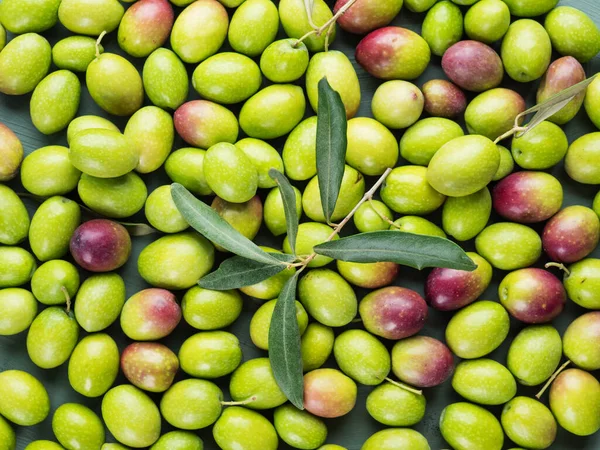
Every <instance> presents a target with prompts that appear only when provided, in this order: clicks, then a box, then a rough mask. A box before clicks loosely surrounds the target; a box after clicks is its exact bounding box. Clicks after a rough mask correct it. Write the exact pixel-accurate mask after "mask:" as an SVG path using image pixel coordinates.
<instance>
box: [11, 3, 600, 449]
mask: <svg viewBox="0 0 600 450" xmlns="http://www.w3.org/2000/svg"><path fill="white" fill-rule="evenodd" d="M328 3H329V4H330V5H332V4H333V2H332V1H329V2H328ZM559 5H570V6H575V7H577V8H579V9H581V10H583V11H584V12H586V13H587V14H589V15H590V16H591V17H592V19H593V20H594V22H596V23H597V24H598V23H600V3H599V2H598V0H561V1H560V3H559ZM176 9H177V8H176ZM463 9H464V10H466V8H463ZM424 16H425V14H424V13H422V14H415V13H411V12H409V11H408V10H406V9H405V8H403V10H402V11H401V13H400V16H399V17H398V18H396V20H395V21H394V25H399V26H403V27H407V28H410V29H412V30H414V31H417V32H419V31H420V28H421V23H422V21H423V18H424ZM542 19H543V16H542V17H540V18H538V20H542ZM338 31H339V34H338V37H337V39H336V40H335V43H334V44H333V45H332V48H333V49H336V50H341V51H343V52H344V53H346V54H347V55H348V56H349V57H350V59H351V61H352V62H353V64H354V67H355V69H356V70H357V73H358V76H359V78H360V84H361V91H362V102H361V106H360V110H359V112H358V114H357V116H367V117H372V114H371V108H370V104H371V98H372V96H373V93H374V92H375V89H376V88H377V87H378V86H379V84H380V83H381V81H380V80H376V79H375V78H373V77H371V76H369V75H368V74H367V73H366V72H365V71H364V70H363V69H362V68H361V67H360V66H358V64H356V62H355V60H354V49H355V47H356V45H357V44H358V42H359V40H360V36H355V35H351V34H349V33H346V32H344V31H342V30H341V29H339V28H338ZM43 35H44V36H45V37H46V38H47V39H48V40H49V41H50V42H51V44H54V43H56V42H57V41H58V40H59V39H61V38H63V37H66V36H68V35H69V33H68V32H67V30H65V29H64V28H63V27H62V26H61V25H60V24H59V25H58V26H56V27H54V28H53V29H52V30H51V31H49V32H45V33H43ZM280 35H281V37H284V36H283V33H282V31H281V30H280ZM102 43H103V45H104V47H105V49H106V51H107V52H114V53H119V54H121V55H123V56H125V57H127V58H128V59H130V60H133V61H132V62H133V63H134V64H135V65H136V67H137V68H138V70H139V71H140V73H141V69H142V65H143V59H133V58H131V57H130V56H127V55H125V54H124V52H123V51H121V50H120V48H119V47H118V45H117V39H116V32H115V33H111V34H110V35H108V36H106V37H105V38H104V40H103V42H102ZM225 47H227V44H225ZM494 47H495V48H496V50H497V51H499V42H498V43H496V44H494ZM222 50H225V51H227V49H226V48H224V49H222ZM556 57H557V55H556V54H555V55H553V59H556ZM440 61H441V58H440V57H436V56H432V60H431V63H430V65H429V67H428V69H427V71H426V72H425V73H424V74H423V75H422V76H421V77H419V79H417V80H416V81H415V84H417V86H419V87H421V86H422V85H423V83H425V82H426V81H427V80H430V79H435V78H445V76H444V74H443V72H442V69H441V65H440ZM584 67H585V69H586V74H587V76H591V75H593V74H595V73H596V72H598V71H600V57H598V56H597V57H596V58H594V59H593V60H592V61H591V62H589V63H587V64H585V65H584ZM194 68H195V66H192V65H188V70H189V72H190V79H191V73H192V71H193V69H194ZM80 79H81V81H82V84H83V85H84V86H83V89H82V98H81V106H80V108H79V115H84V114H94V115H100V116H104V117H107V118H109V119H110V120H112V121H114V123H115V124H117V125H118V126H119V128H120V129H121V130H123V129H124V127H125V124H126V120H127V119H126V118H117V117H114V116H113V117H111V116H110V115H108V114H107V113H105V112H104V111H102V110H101V109H100V107H98V106H97V105H96V104H95V103H94V102H93V100H92V99H91V97H90V95H89V93H88V91H87V89H86V88H85V76H84V75H80ZM303 82H304V80H303V79H301V80H299V81H298V83H303ZM538 83H539V80H538V81H536V82H533V83H526V84H519V83H516V82H513V81H512V80H510V79H508V76H506V75H505V78H504V82H503V84H502V86H504V87H509V88H511V89H514V90H516V91H518V92H519V93H520V94H521V95H523V97H524V98H525V99H526V100H527V105H528V106H531V105H533V104H534V101H535V92H536V90H537V85H538ZM197 98H199V96H198V94H197V93H196V92H195V91H194V90H193V89H192V88H191V87H190V96H189V98H188V99H189V100H194V99H197ZM472 98H473V95H472V94H470V95H469V100H470V99H472ZM29 99H30V95H27V96H19V97H8V96H2V97H1V98H0V122H3V123H5V124H6V125H8V126H9V127H10V128H11V129H12V130H14V131H15V133H16V134H17V135H18V136H19V138H20V139H21V141H22V143H23V147H24V149H25V153H26V154H29V153H31V152H32V151H33V150H35V149H37V148H39V147H42V146H46V145H66V144H67V142H66V133H65V132H61V133H58V134H55V135H51V136H43V135H42V134H41V133H39V132H38V131H37V130H36V129H35V128H34V126H33V125H32V123H31V119H30V116H29ZM146 104H150V103H149V101H148V100H147V99H146ZM239 108H240V105H235V106H234V107H233V108H232V109H233V111H234V112H235V113H238V112H239ZM307 114H309V115H310V114H312V111H311V110H310V108H307ZM463 126H464V123H463ZM564 129H565V132H566V134H567V136H568V138H569V142H572V141H573V140H575V139H576V138H577V137H579V136H581V135H583V134H584V133H590V132H593V131H597V130H596V129H595V127H594V126H593V124H592V123H591V122H590V121H589V119H588V118H587V116H586V114H585V111H584V109H583V108H582V109H581V111H580V112H579V114H578V115H577V117H576V118H575V119H574V120H573V121H571V122H570V123H569V124H567V125H566V127H565V128H564ZM400 135H401V133H397V137H400ZM242 137H243V136H240V139H241V138H242ZM504 144H506V143H504ZM274 145H275V146H276V148H279V149H281V148H282V146H283V139H279V140H276V141H275V142H274ZM184 146H186V145H185V144H184V142H183V141H182V140H181V139H176V141H175V146H174V148H175V149H177V148H181V147H184ZM403 163H405V162H402V161H400V162H399V164H403ZM552 174H553V175H555V176H556V177H557V178H558V179H559V180H560V181H561V183H562V184H563V188H564V192H565V201H564V204H563V207H564V206H568V205H584V206H590V207H591V205H592V200H593V198H594V195H595V194H596V192H597V190H598V187H597V186H595V187H594V186H585V185H582V184H579V183H576V182H575V181H573V180H571V179H570V178H569V177H568V176H567V174H566V173H565V171H564V168H563V165H562V163H561V164H559V165H558V166H556V167H555V168H553V169H552ZM142 178H143V179H144V181H145V182H146V184H147V186H148V192H152V191H153V190H154V189H155V188H157V187H158V186H161V185H164V184H168V183H170V180H169V179H168V177H167V176H166V174H165V173H164V170H163V169H160V170H158V171H156V172H154V173H151V174H148V175H142ZM371 181H373V180H371ZM9 185H10V186H11V187H13V188H14V189H15V190H16V191H17V192H23V191H24V189H23V188H22V187H21V186H20V185H19V183H18V182H17V181H13V182H11V183H9ZM299 187H300V186H299ZM266 192H267V191H263V192H262V194H263V195H265V194H266ZM25 201H26V203H27V206H28V208H30V214H32V213H33V211H34V208H35V207H37V204H36V203H35V202H34V201H33V200H31V199H25ZM209 203H210V202H209ZM433 216H434V217H433V218H432V219H433V220H434V221H436V222H437V223H438V224H440V223H441V220H440V217H439V214H434V215H433ZM88 218H89V217H88ZM124 220H126V221H129V222H134V221H135V222H143V221H145V217H144V216H143V211H142V212H141V213H138V214H137V215H136V216H133V217H132V218H130V219H124ZM494 220H495V221H499V219H498V217H497V216H496V217H495V216H493V217H492V221H494ZM542 226H543V224H538V225H536V226H534V228H535V229H536V230H537V231H538V232H541V229H542ZM348 228H350V227H348ZM348 232H349V230H345V231H344V233H348ZM156 237H157V235H151V236H146V237H135V238H133V252H132V254H131V257H130V259H129V261H128V262H127V264H125V266H123V267H122V268H121V269H119V271H118V272H119V273H120V274H121V275H122V276H123V278H124V279H125V281H126V284H127V296H128V297H129V296H131V295H133V294H134V293H136V292H138V291H140V290H142V289H144V288H147V287H149V286H148V285H147V284H146V283H145V282H144V281H143V280H142V278H141V277H140V276H139V274H138V272H137V264H136V263H137V258H138V255H139V253H140V252H141V250H142V249H143V248H144V247H145V246H146V245H148V244H149V243H150V242H152V241H153V240H154V239H156ZM256 240H257V241H258V243H259V244H262V245H269V246H272V247H277V248H281V244H282V241H283V238H282V237H281V238H273V237H272V236H271V235H270V233H269V232H268V230H267V229H266V227H264V225H263V227H262V229H261V231H260V233H259V235H258V237H257V238H256ZM463 247H464V248H465V249H466V250H468V251H474V244H473V241H469V242H467V243H464V244H463ZM222 256H223V255H221V258H222ZM591 256H593V257H596V258H600V248H599V249H596V251H595V252H594V253H593V254H592V255H591ZM545 262H546V260H545V259H544V257H543V258H541V259H540V261H538V263H537V264H536V266H537V267H542V266H543V264H544V263H545ZM552 271H553V272H554V273H556V274H557V275H559V276H561V275H560V274H559V273H558V271H556V270H555V269H553V270H552ZM427 273H428V271H422V272H418V271H416V270H413V269H409V268H406V267H403V268H401V272H400V276H399V278H398V279H397V281H396V283H395V284H397V285H400V286H404V287H408V288H410V289H414V290H416V291H418V292H420V293H421V294H423V289H424V281H425V277H426V275H427ZM87 275H89V274H84V277H85V276H87ZM504 275H506V272H503V271H500V270H495V271H494V277H493V281H492V284H491V285H490V287H489V288H488V289H487V290H486V292H485V293H484V294H483V295H482V296H481V298H482V299H489V300H495V301H497V300H498V294H497V288H498V284H499V282H500V281H501V280H502V278H503V277H504ZM176 294H177V296H178V298H179V299H181V296H182V295H183V292H177V293H176ZM365 294H366V291H361V290H360V289H359V290H358V297H359V299H360V298H362V297H363V296H364V295H365ZM261 304H262V302H260V301H257V300H253V299H250V298H246V299H245V306H244V311H243V313H242V315H241V316H240V318H239V319H238V320H237V321H236V322H235V323H234V324H233V325H232V326H231V327H229V331H231V332H232V333H235V334H236V335H237V336H238V337H239V339H240V342H241V345H242V351H243V354H244V360H248V359H252V358H256V357H260V356H266V352H264V351H261V350H259V349H258V348H256V347H255V346H254V345H253V344H252V342H251V341H250V335H249V324H250V318H251V317H252V314H253V313H254V311H256V309H257V308H258V307H259V306H260V305H261ZM429 312H430V314H429V319H428V321H427V324H426V325H425V327H424V329H423V330H422V331H421V333H420V334H423V335H428V336H433V337H436V338H438V339H441V340H444V331H445V328H446V324H447V323H448V320H449V319H450V317H451V315H452V313H443V312H439V311H435V310H433V309H431V308H430V311H429ZM584 312H586V310H584V309H583V308H581V307H579V306H577V305H576V304H574V303H573V302H571V301H569V302H568V304H567V307H566V308H565V310H564V312H563V313H562V314H561V315H560V316H559V317H558V318H557V319H556V320H555V321H554V322H553V324H554V325H555V326H556V328H557V329H558V330H559V332H560V333H561V335H562V334H563V332H564V330H565V329H566V327H567V326H568V324H569V323H570V322H572V321H573V320H574V319H575V318H576V317H578V316H579V315H581V314H583V313H584ZM524 326H525V324H523V323H519V322H517V321H516V320H514V319H511V330H510V334H509V336H508V338H507V339H506V340H505V341H504V343H503V345H502V346H500V348H498V349H497V350H495V351H494V352H493V353H491V354H490V355H488V356H487V357H489V358H493V359H495V360H497V361H499V362H500V363H502V364H505V363H506V354H507V350H508V347H509V345H510V342H511V341H512V339H513V338H514V336H515V335H516V334H517V333H518V332H519V330H520V329H522V328H523V327H524ZM345 328H348V327H344V328H343V329H345ZM343 329H337V330H336V334H339V332H341V331H342V330H343ZM194 331H195V330H194V329H193V328H192V327H190V326H189V325H187V324H186V323H185V322H184V321H182V322H181V324H180V325H179V326H178V327H177V329H176V330H175V332H174V333H173V334H171V335H170V336H169V337H168V338H166V339H163V340H162V341H161V342H163V343H164V344H166V345H167V346H168V347H170V348H171V349H172V350H174V351H175V352H177V351H178V350H179V347H180V346H181V343H182V342H183V341H184V340H185V339H186V338H187V337H189V336H190V335H192V334H194ZM106 332H107V333H109V334H110V335H111V336H113V337H114V339H115V340H116V342H117V344H118V346H119V349H120V350H121V351H122V350H123V349H124V348H125V347H126V346H127V345H128V344H129V343H130V342H131V341H130V340H129V339H127V338H126V337H125V335H124V334H123V332H122V331H121V328H120V326H119V323H118V322H116V323H115V324H114V325H112V326H111V327H110V328H109V329H107V330H106ZM81 333H82V336H81V337H83V336H84V335H85V334H86V333H85V332H84V331H83V330H81ZM26 334H27V332H23V333H21V334H18V335H16V336H9V337H1V338H0V371H3V370H7V369H21V370H25V371H27V372H29V373H31V374H32V375H34V376H36V377H37V378H38V379H39V380H41V381H42V382H43V384H44V385H45V386H46V388H47V390H48V392H49V394H50V399H51V403H52V412H51V415H50V416H49V417H48V419H46V420H45V421H44V422H43V423H41V424H39V425H36V426H33V427H16V432H17V440H18V445H17V448H18V449H22V448H24V447H25V446H26V445H27V444H28V443H29V442H31V441H32V440H35V439H50V440H54V436H53V433H52V428H51V420H50V419H51V417H52V414H53V411H54V410H55V409H56V408H57V407H58V406H60V405H61V404H63V403H66V402H76V403H82V404H85V405H87V406H89V407H90V408H92V409H93V410H94V411H95V412H96V413H97V414H98V415H100V404H101V398H97V399H88V398H86V397H83V396H81V395H79V394H77V393H76V392H75V391H74V390H73V389H72V388H71V386H70V385H69V382H68V378H67V364H63V365H62V366H61V367H59V368H57V369H53V370H43V369H40V368H39V367H37V366H36V365H34V364H33V363H32V362H31V361H30V360H29V358H28V356H27V352H26V350H25V339H26ZM386 344H387V345H388V347H390V348H391V345H392V344H393V342H387V343H386ZM456 359H457V361H458V358H456ZM333 364H334V362H333V356H332V357H331V358H330V360H329V361H328V363H327V364H326V366H330V365H333ZM595 375H596V376H598V375H599V374H598V373H595ZM181 378H184V376H183V373H182V372H181V371H180V372H179V374H178V376H177V378H176V380H178V379H181ZM228 381H229V377H224V378H223V379H221V380H217V384H218V385H219V386H220V387H221V389H223V391H224V393H225V395H226V396H227V392H228ZM124 382H125V378H124V377H123V375H122V374H119V377H118V379H117V382H116V384H122V383H124ZM372 389H373V387H371V386H362V385H359V389H358V400H357V404H356V407H355V408H354V409H353V410H352V411H351V412H350V413H349V414H348V415H346V416H344V417H341V418H338V419H333V420H326V423H327V426H328V429H329V435H328V438H327V443H335V444H339V445H342V446H344V447H346V448H348V449H349V450H358V449H360V447H361V446H362V444H363V442H364V441H365V440H366V439H367V438H368V437H369V436H370V435H371V434H373V433H374V432H376V431H378V430H380V429H383V428H385V427H384V426H383V425H381V424H379V423H377V422H376V421H375V420H374V419H372V418H371V417H370V416H369V415H368V413H367V411H366V408H365V401H366V397H367V395H368V393H369V392H370V391H371V390H372ZM538 389H539V387H534V388H527V387H524V386H519V391H518V394H517V395H527V396H533V395H534V394H535V393H536V391H537V390H538ZM424 395H425V397H426V399H427V411H426V414H425V418H424V419H423V420H422V421H421V422H420V423H419V424H417V425H416V426H415V427H414V428H415V429H416V430H418V431H419V432H421V433H422V434H423V435H424V436H425V437H426V438H427V439H428V441H429V445H430V446H431V448H432V449H442V448H448V447H449V446H448V444H447V443H445V442H444V441H443V439H442V437H441V434H440V431H439V425H438V423H439V418H440V413H441V411H442V409H443V408H444V407H445V406H446V405H448V404H450V403H453V402H457V401H461V400H462V398H461V397H460V396H459V395H458V394H457V393H455V392H454V390H453V389H452V387H451V386H450V380H448V381H447V382H446V383H444V384H443V385H441V386H438V387H435V388H428V389H425V392H424ZM151 396H152V397H153V398H154V399H155V400H156V401H158V400H159V399H160V395H156V394H151ZM547 397H548V393H546V394H545V395H544V398H543V400H545V401H544V403H546V404H547ZM489 409H490V410H491V411H492V412H493V413H494V414H496V415H497V417H498V418H499V417H500V411H501V409H502V407H501V406H497V407H491V408H489ZM266 415H267V417H269V418H270V419H272V417H271V415H272V414H271V412H267V413H266ZM211 428H212V427H209V428H207V429H204V430H201V431H200V432H199V435H200V436H201V437H202V439H203V440H204V445H205V447H204V448H205V449H207V450H216V449H217V448H218V447H217V445H216V444H215V442H214V440H213V438H212V433H211ZM170 430H171V427H170V426H169V425H168V424H167V423H166V422H164V420H163V431H162V432H163V433H165V432H167V431H170ZM107 437H108V442H114V439H113V438H112V436H110V434H109V433H108V432H107ZM511 447H514V445H511V443H510V441H508V438H506V440H505V448H511ZM279 448H281V449H289V448H290V447H288V446H287V445H285V444H284V443H283V442H282V441H281V440H280V447H279ZM551 448H552V449H590V450H591V449H599V448H600V434H599V433H596V434H595V435H593V436H589V437H577V436H574V435H572V434H570V433H568V432H566V431H565V430H563V429H562V428H561V429H559V433H558V436H557V439H556V442H555V443H554V444H553V445H552V447H551Z"/></svg>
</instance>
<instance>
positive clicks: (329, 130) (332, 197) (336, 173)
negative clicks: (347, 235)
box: [316, 78, 348, 223]
mask: <svg viewBox="0 0 600 450" xmlns="http://www.w3.org/2000/svg"><path fill="white" fill-rule="evenodd" d="M347 132H348V123H347V120H346V109H345V108H344V103H343V102H342V97H340V94H338V92H337V91H335V90H333V88H332V87H331V86H330V85H329V82H328V81H327V78H323V79H321V81H319V106H318V111H317V150H316V152H317V177H318V180H319V193H320V194H321V204H322V205H323V213H324V214H325V219H326V220H327V223H329V222H330V221H331V215H332V214H333V211H334V209H335V204H336V203H337V199H338V196H339V194H340V187H341V186H342V177H343V176H344V164H345V161H346V147H347V146H348V135H347Z"/></svg>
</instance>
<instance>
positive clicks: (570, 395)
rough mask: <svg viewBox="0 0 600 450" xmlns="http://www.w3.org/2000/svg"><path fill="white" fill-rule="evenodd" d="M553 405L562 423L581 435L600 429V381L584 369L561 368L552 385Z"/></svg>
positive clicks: (554, 411) (559, 421) (551, 402)
mask: <svg viewBox="0 0 600 450" xmlns="http://www.w3.org/2000/svg"><path fill="white" fill-rule="evenodd" d="M549 398H550V409H551V410H552V413H553V414H554V416H555V417H556V419H557V421H558V423H559V425H560V426H561V427H563V428H564V429H565V430H567V431H569V432H571V433H573V434H575V435H577V436H589V435H591V434H593V433H595V432H596V431H598V430H599V429H600V414H599V411H600V383H598V380H596V378H595V377H594V376H593V375H592V374H590V373H588V372H584V371H583V370H581V369H567V370H565V371H564V372H561V373H560V374H559V375H558V376H557V377H556V379H555V380H554V382H553V383H552V386H551V387H550V395H549Z"/></svg>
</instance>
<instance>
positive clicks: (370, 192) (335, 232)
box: [299, 3, 392, 272]
mask: <svg viewBox="0 0 600 450" xmlns="http://www.w3.org/2000/svg"><path fill="white" fill-rule="evenodd" d="M346 4H347V3H346ZM391 171H392V169H391V168H388V169H386V171H385V172H383V175H381V177H380V178H379V180H377V182H376V183H375V184H374V185H373V187H372V188H371V189H369V190H368V191H367V193H366V194H365V195H364V196H363V198H362V199H361V200H360V201H359V202H358V203H357V204H356V206H354V208H353V209H352V211H350V213H349V214H348V215H347V216H346V217H345V218H344V220H342V221H341V222H340V223H339V224H338V226H336V227H335V229H334V230H333V232H332V233H331V234H330V235H329V237H328V238H327V240H326V241H325V242H329V241H331V240H332V239H333V238H334V237H336V236H337V235H338V234H339V232H340V231H342V228H344V226H345V225H346V224H347V223H348V222H349V221H350V219H352V216H354V213H356V211H357V210H358V208H360V206H361V205H362V204H363V203H364V202H366V201H368V200H369V199H372V198H373V195H375V192H377V189H379V187H380V186H381V185H382V184H383V182H384V181H385V179H386V178H387V176H388V175H389V174H390V172H391ZM316 257H317V254H316V253H315V252H313V253H312V254H310V255H309V256H308V257H307V258H306V259H305V260H304V261H303V262H302V264H301V267H300V270H299V272H302V271H303V270H304V269H305V268H306V266H308V265H309V264H310V262H311V261H312V260H313V259H315V258H316Z"/></svg>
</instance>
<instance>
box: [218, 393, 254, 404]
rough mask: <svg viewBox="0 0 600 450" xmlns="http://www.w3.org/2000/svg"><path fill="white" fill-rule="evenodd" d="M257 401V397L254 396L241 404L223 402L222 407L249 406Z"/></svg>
mask: <svg viewBox="0 0 600 450" xmlns="http://www.w3.org/2000/svg"><path fill="white" fill-rule="evenodd" d="M255 401H256V396H255V395H253V396H252V397H250V398H247V399H246V400H242V401H239V402H221V405H223V406H243V405H247V404H248V403H252V402H255Z"/></svg>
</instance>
